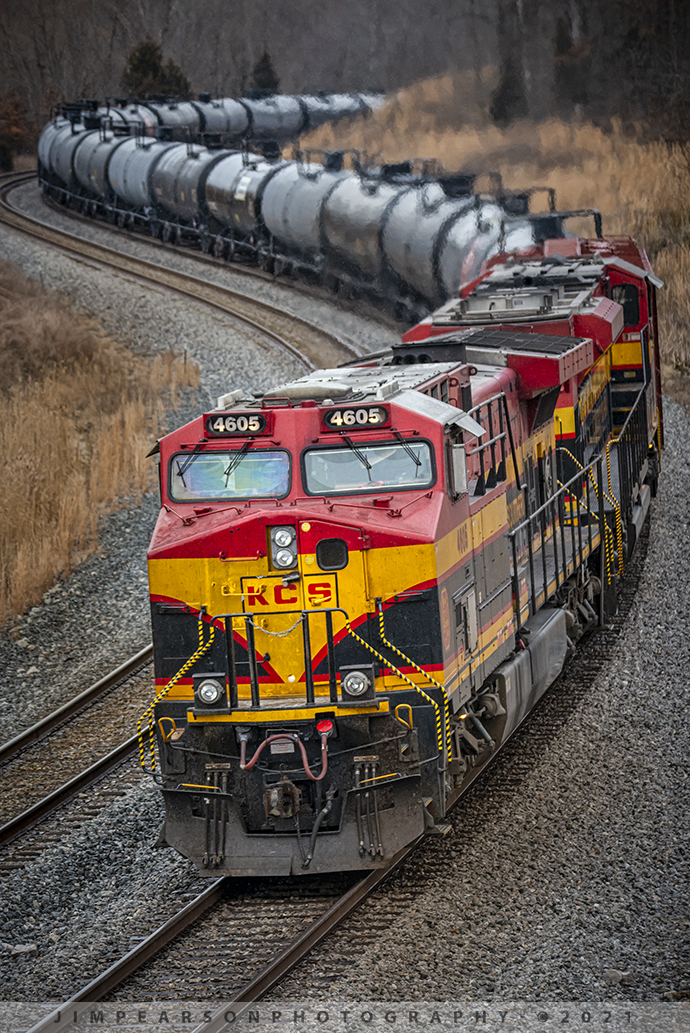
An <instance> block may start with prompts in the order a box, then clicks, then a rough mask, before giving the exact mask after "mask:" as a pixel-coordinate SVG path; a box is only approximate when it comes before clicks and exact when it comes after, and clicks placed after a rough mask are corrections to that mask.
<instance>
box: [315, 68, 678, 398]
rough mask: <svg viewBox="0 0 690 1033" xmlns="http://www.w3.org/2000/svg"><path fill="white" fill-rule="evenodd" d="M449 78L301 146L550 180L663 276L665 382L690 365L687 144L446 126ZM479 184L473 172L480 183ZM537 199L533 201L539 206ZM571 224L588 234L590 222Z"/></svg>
mask: <svg viewBox="0 0 690 1033" xmlns="http://www.w3.org/2000/svg"><path fill="white" fill-rule="evenodd" d="M456 85H457V84H456V82H455V79H454V78H453V77H451V76H444V77H440V78H438V79H432V80H427V81H425V82H421V83H418V84H416V85H415V86H413V87H411V88H410V89H407V90H402V91H400V92H399V93H398V94H396V95H394V96H393V97H392V98H391V99H390V100H389V101H388V103H387V104H386V106H385V107H384V108H383V109H381V111H379V112H377V113H376V114H375V115H374V116H373V117H372V118H370V119H368V120H367V121H366V122H361V121H360V122H357V123H352V124H351V125H350V126H349V128H348V129H347V130H346V129H345V127H344V126H343V125H342V124H341V125H338V126H337V127H335V128H334V127H331V126H324V127H322V128H321V129H319V130H318V131H316V132H315V133H313V134H311V136H310V137H308V138H307V139H305V140H304V141H303V146H305V147H318V148H324V149H327V150H328V149H335V148H341V149H342V148H350V147H353V148H358V149H360V150H362V151H364V152H366V153H367V154H368V155H380V156H381V158H382V159H383V160H385V161H388V162H395V161H403V160H405V159H407V158H410V157H412V156H419V157H423V158H435V159H438V160H439V161H441V162H442V163H443V165H444V167H445V168H446V169H448V170H463V171H468V172H475V173H478V174H480V176H481V175H482V174H486V173H489V172H499V173H500V174H501V176H502V178H503V182H504V184H505V186H506V187H509V188H521V187H530V186H537V185H548V186H551V187H554V188H555V190H556V201H557V204H558V207H559V208H561V209H577V208H593V207H596V208H598V209H599V210H600V211H601V212H602V215H603V217H604V232H605V233H609V234H630V235H631V236H633V237H635V239H636V240H637V241H638V243H640V244H642V245H643V246H644V247H645V248H646V250H647V253H648V255H649V258H650V261H651V262H652V265H653V266H654V269H655V272H656V273H657V275H658V276H660V277H661V279H663V280H664V281H665V288H664V290H662V291H661V292H660V296H659V313H660V341H661V353H662V358H663V362H664V365H665V366H666V367H667V373H668V375H667V377H666V384H667V387H668V389H669V390H671V389H672V387H673V386H674V385H678V384H680V383H681V382H682V376H681V374H682V373H683V372H685V371H690V292H689V291H688V285H689V277H690V147H688V145H683V144H667V143H664V142H650V141H649V140H648V139H645V138H644V136H643V134H642V132H640V133H638V134H637V135H636V134H634V133H630V132H624V131H623V129H622V128H621V126H620V125H617V124H615V123H614V124H613V126H612V127H611V128H610V129H609V130H608V131H604V130H603V129H601V128H599V127H597V126H594V125H592V124H589V123H577V122H573V123H566V122H562V121H557V120H550V121H547V122H541V123H532V122H528V121H524V122H520V123H515V124H513V125H512V126H510V127H509V128H508V129H505V130H501V129H499V128H498V127H496V126H494V125H491V124H488V119H484V120H483V121H482V123H481V125H479V124H475V125H460V126H458V127H453V126H452V125H451V124H450V122H451V108H452V104H451V96H452V95H453V90H454V89H455V88H456ZM455 98H456V100H455V102H456V105H457V106H458V107H459V106H460V105H462V104H463V97H462V96H461V95H458V94H457V93H455ZM420 112H421V116H420ZM485 182H486V185H488V180H484V179H482V178H480V179H479V180H478V186H480V187H482V186H483V185H484V183H485ZM541 204H542V202H541V201H537V202H536V206H535V207H536V209H537V210H538V209H539V207H540V205H541ZM570 228H572V229H574V230H576V231H577V232H580V233H588V234H591V233H592V223H591V220H589V221H588V222H587V223H585V222H584V221H582V222H580V223H579V224H572V223H571V224H570ZM672 371H675V374H674V376H671V372H672ZM674 390H675V389H674ZM687 393H688V392H687V390H686V394H687Z"/></svg>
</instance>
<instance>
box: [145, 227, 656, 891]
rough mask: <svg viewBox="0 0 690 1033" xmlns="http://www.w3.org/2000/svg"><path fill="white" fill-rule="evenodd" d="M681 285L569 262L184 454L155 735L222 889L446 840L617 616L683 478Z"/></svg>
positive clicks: (595, 252) (603, 264) (216, 425)
mask: <svg viewBox="0 0 690 1033" xmlns="http://www.w3.org/2000/svg"><path fill="white" fill-rule="evenodd" d="M657 285H658V283H657V281H655V279H654V277H653V276H652V274H651V271H650V269H649V266H648V263H647V261H646V258H645V257H644V254H643V252H641V251H639V250H638V249H637V248H636V247H635V246H634V244H633V243H632V242H631V241H629V240H626V241H615V240H614V241H612V240H595V241H570V240H558V241H551V242H549V241H547V242H546V244H545V245H544V246H543V248H541V249H540V250H537V249H534V248H533V249H530V251H529V252H526V253H525V254H524V255H511V256H506V255H503V256H500V258H499V259H497V260H494V261H493V262H492V263H491V265H490V266H489V267H488V268H487V269H486V270H485V271H484V273H483V275H482V276H481V277H480V278H479V279H478V280H477V281H475V282H473V283H472V284H469V285H467V286H466V288H464V289H463V291H462V292H461V294H460V296H459V297H458V298H455V299H453V300H452V301H451V302H449V303H448V304H447V305H446V306H444V308H442V309H441V310H439V312H437V313H434V315H433V316H430V317H429V318H428V319H427V320H425V321H424V322H423V323H421V324H419V325H418V326H417V327H415V328H414V329H413V330H412V331H410V332H409V333H408V334H406V335H405V338H404V339H403V341H402V342H401V344H399V345H397V346H395V347H393V348H392V349H391V350H390V351H389V352H386V353H385V354H381V355H377V356H371V357H369V358H367V359H363V360H361V361H360V362H359V363H357V364H350V365H348V366H345V367H340V368H338V369H330V370H319V371H316V372H314V373H311V374H309V375H307V376H305V377H303V378H301V379H299V380H297V381H295V382H293V383H290V384H285V385H283V386H281V387H280V388H278V389H276V390H274V391H271V392H268V393H267V394H266V395H264V397H262V398H260V399H243V398H242V397H241V396H225V397H224V398H223V399H220V400H219V407H218V409H217V410H214V411H213V412H210V413H206V414H204V415H202V416H200V417H199V418H197V419H196V420H194V421H192V422H191V423H189V424H187V425H186V426H185V427H182V428H181V429H179V430H177V431H175V432H174V433H172V434H169V435H167V436H166V437H165V438H163V439H162V440H161V442H160V475H161V477H160V479H161V494H162V509H161V514H160V517H159V520H158V524H157V527H156V530H155V533H154V537H153V541H152V543H151V548H150V552H149V580H150V596H151V610H152V622H153V641H154V655H155V669H156V684H157V696H156V700H155V702H154V704H152V707H151V708H150V710H149V711H148V712H147V719H148V720H149V721H150V723H151V725H152V726H153V727H154V728H155V737H156V741H157V745H158V767H156V773H157V776H158V777H159V780H160V783H161V787H162V790H163V794H164V798H165V806H166V824H165V839H166V841H167V842H168V843H169V844H170V845H171V846H173V847H175V848H176V849H177V850H178V851H180V852H181V853H183V854H184V855H186V856H187V857H190V858H191V859H193V861H194V862H195V863H196V864H197V865H198V867H199V869H200V870H201V871H205V872H207V873H208V874H213V875H216V874H231V875H256V874H260V875H271V874H272V875H288V874H292V875H300V874H303V873H305V872H315V871H316V872H327V871H335V870H338V871H340V870H352V869H367V868H371V867H376V866H379V865H382V864H387V863H388V862H389V861H390V859H391V857H392V856H393V855H394V854H395V853H396V852H397V851H398V850H399V849H400V848H401V847H403V846H405V845H407V844H409V843H410V842H412V841H414V840H415V839H416V838H417V837H419V836H420V835H422V834H424V833H425V832H431V833H438V834H442V833H444V832H445V831H446V830H447V828H448V826H447V825H446V823H445V820H444V819H445V816H446V814H447V812H448V809H449V807H450V806H451V805H452V804H453V803H454V802H455V800H457V798H458V796H459V795H460V794H461V793H462V791H463V790H464V788H466V786H467V785H468V784H469V783H470V781H471V780H472V779H473V778H474V777H475V775H476V774H477V773H478V772H479V771H480V770H481V768H482V766H483V765H484V763H485V762H486V760H487V759H488V758H489V757H490V756H492V754H493V752H494V751H495V750H496V748H497V747H499V746H500V745H501V744H502V743H503V742H505V740H506V739H507V737H508V736H509V735H510V734H511V733H512V732H513V731H514V730H515V728H516V727H517V726H518V724H519V723H520V722H521V721H522V720H523V718H524V717H525V716H526V714H527V713H529V711H530V710H531V708H532V707H533V706H534V704H535V703H536V702H537V700H538V699H539V698H540V697H541V695H542V694H543V692H544V691H545V690H546V688H547V687H548V686H549V685H550V684H551V683H552V682H553V681H554V679H555V678H556V677H557V676H558V674H559V672H560V671H561V669H562V666H563V663H564V662H565V660H566V658H567V656H568V655H569V653H570V652H571V651H572V649H573V648H574V645H575V643H576V641H577V639H578V638H579V637H580V636H581V635H583V634H584V633H585V632H586V631H588V630H589V629H591V628H593V627H595V626H596V625H597V624H600V623H602V622H603V621H605V619H606V617H607V615H608V614H610V613H611V612H612V611H613V610H614V609H615V605H616V584H617V580H618V578H619V576H620V574H621V573H622V572H623V570H624V565H625V562H626V559H627V557H628V556H629V554H630V552H631V551H632V548H633V546H634V542H635V539H636V537H637V535H638V534H639V530H640V528H641V526H642V523H643V522H644V519H645V517H646V514H647V511H648V508H649V500H650V497H651V494H652V493H653V491H654V488H655V483H656V473H657V469H658V452H659V448H660V444H661V441H660V434H661V416H660V393H659V381H658V362H657V349H656V322H655V307H654V295H655V290H656V286H657ZM145 723H146V722H144V724H145ZM142 727H143V726H142ZM143 741H144V740H143V737H142V742H143ZM152 742H153V740H152ZM142 757H143V759H144V760H147V761H148V758H149V752H148V750H147V751H143V750H142ZM150 763H151V764H153V765H155V764H156V758H155V756H154V752H153V745H151V752H150Z"/></svg>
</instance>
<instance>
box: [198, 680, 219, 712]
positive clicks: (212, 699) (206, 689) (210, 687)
mask: <svg viewBox="0 0 690 1033" xmlns="http://www.w3.org/2000/svg"><path fill="white" fill-rule="evenodd" d="M222 692H223V690H222V688H221V686H220V685H219V684H218V682H217V681H202V683H201V685H199V687H198V689H197V694H198V696H199V699H200V700H201V701H202V703H207V704H208V705H209V706H210V705H211V703H217V702H218V700H219V699H220V697H221V694H222Z"/></svg>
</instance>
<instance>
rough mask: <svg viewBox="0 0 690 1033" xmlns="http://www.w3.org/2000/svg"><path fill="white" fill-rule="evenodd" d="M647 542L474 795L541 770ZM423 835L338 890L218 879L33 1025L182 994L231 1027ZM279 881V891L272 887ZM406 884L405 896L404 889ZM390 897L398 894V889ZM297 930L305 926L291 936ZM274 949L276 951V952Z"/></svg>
mask: <svg viewBox="0 0 690 1033" xmlns="http://www.w3.org/2000/svg"><path fill="white" fill-rule="evenodd" d="M646 546H647V535H646V534H645V535H643V536H642V537H641V539H640V543H639V550H638V553H637V556H636V558H635V561H634V563H633V564H632V566H631V568H630V569H629V572H628V576H627V577H626V579H625V581H624V582H623V585H622V591H621V597H620V609H619V612H618V614H617V615H616V617H615V618H614V620H613V621H612V623H611V624H610V625H609V627H608V628H607V629H606V631H605V632H604V633H603V634H600V635H595V636H593V637H592V638H591V639H590V640H589V642H587V643H585V644H584V646H583V647H582V648H581V650H580V651H579V654H578V656H577V657H576V660H575V662H574V663H572V664H571V665H570V667H569V668H568V669H567V671H566V673H565V675H564V676H562V677H561V678H560V679H559V681H558V682H557V683H556V685H555V686H554V688H553V689H552V690H550V691H549V693H547V695H546V696H545V697H544V699H543V701H542V702H541V703H540V705H539V707H538V708H537V709H536V711H534V712H533V714H532V715H530V719H529V721H528V722H526V723H525V725H524V726H523V728H522V729H521V730H520V732H519V733H518V735H517V736H516V737H515V738H514V739H513V740H512V742H511V744H509V745H508V746H507V747H506V748H505V750H504V751H502V752H501V756H502V758H503V763H502V764H501V765H497V764H496V763H495V761H494V759H493V758H492V761H491V762H490V763H489V764H487V765H486V766H485V767H484V768H483V769H482V776H483V777H482V778H481V780H478V781H477V782H474V783H473V785H472V788H471V790H470V791H469V792H468V793H467V794H465V800H468V798H470V799H469V800H468V802H471V797H472V796H473V795H475V794H476V791H477V785H478V782H479V781H481V785H482V790H483V796H482V801H483V803H484V805H485V803H486V800H488V799H494V800H495V799H496V798H497V797H500V796H502V795H504V794H506V793H508V794H513V793H514V792H515V790H516V787H518V786H519V784H520V782H521V781H522V779H523V777H525V775H526V774H528V772H530V771H531V770H532V769H533V766H534V763H535V752H536V754H537V756H540V755H541V754H542V750H543V749H544V748H545V747H546V745H548V743H549V742H550V741H551V739H552V738H553V736H554V735H555V733H556V732H557V731H558V729H559V728H560V727H562V725H563V723H564V722H565V721H566V720H567V718H568V715H569V714H570V713H572V711H573V710H574V709H575V708H576V707H577V706H579V705H580V704H581V703H582V701H583V699H584V698H585V696H586V692H587V686H588V683H589V682H590V681H591V678H592V676H593V675H596V674H597V673H598V672H599V671H600V670H601V668H602V666H603V664H604V663H605V661H606V659H607V658H608V657H609V656H610V652H611V649H612V646H613V644H614V642H615V639H616V637H617V634H618V633H619V632H620V630H621V629H622V627H623V625H624V623H625V621H626V619H627V617H628V615H629V612H630V608H631V606H632V603H633V601H634V598H635V594H636V590H637V587H638V582H639V579H640V576H641V573H642V570H643V568H644V560H645V554H646ZM419 842H420V841H417V843H415V844H412V845H411V846H410V847H408V848H406V849H405V850H403V851H401V852H400V853H399V854H398V855H397V856H396V857H395V858H394V859H393V860H392V862H391V864H390V865H389V866H388V867H386V868H385V869H381V870H378V871H376V872H372V873H371V874H369V875H367V876H365V877H364V878H361V879H359V880H357V881H356V882H355V884H354V885H352V886H349V887H348V888H347V889H346V890H345V892H341V893H336V892H335V891H334V888H333V883H332V882H329V880H328V879H320V880H314V881H313V882H311V883H309V882H307V881H305V882H304V883H301V884H300V885H299V886H298V887H295V885H294V884H287V883H286V882H285V880H259V882H262V883H263V884H264V885H263V886H260V887H259V888H258V889H257V888H256V885H255V886H254V887H253V889H251V890H249V891H248V890H247V885H248V884H250V885H251V880H231V879H218V880H215V881H214V882H213V883H211V885H210V886H209V887H208V888H207V889H205V890H204V891H203V892H202V893H201V894H199V895H198V896H197V897H195V898H194V899H193V900H192V901H190V902H185V903H184V906H182V907H181V908H180V909H179V910H178V912H177V913H176V914H175V915H173V916H172V917H171V918H169V919H168V920H167V921H166V922H164V923H163V924H162V925H161V926H159V927H158V928H157V929H155V930H154V931H153V932H152V933H150V934H149V935H147V936H146V937H144V938H143V939H142V940H141V941H140V942H139V943H137V944H136V946H134V947H133V948H132V949H131V950H129V951H128V952H127V953H126V954H125V955H124V956H122V957H121V958H119V959H118V960H117V961H116V962H115V963H114V964H111V965H109V966H108V967H107V969H105V970H104V971H103V972H101V973H99V974H98V975H96V976H95V977H94V978H92V979H90V980H89V981H88V982H87V983H86V984H85V985H84V986H83V987H82V988H81V989H80V990H78V991H77V992H76V993H75V994H73V995H72V996H71V997H70V998H69V1000H67V1001H66V1002H64V1004H63V1005H62V1006H61V1007H60V1008H58V1009H55V1010H54V1011H53V1012H51V1014H50V1015H48V1016H47V1017H46V1018H45V1019H43V1020H41V1022H39V1023H38V1024H37V1025H35V1026H34V1027H32V1029H31V1031H30V1033H45V1031H47V1030H48V1029H53V1030H61V1029H66V1028H68V1026H69V1025H71V1024H73V1022H74V1020H75V1013H76V1016H77V1018H78V1017H79V1015H81V1014H83V1013H84V1012H86V1011H88V1010H89V1008H90V1006H91V1005H92V1004H93V1003H94V1002H98V1001H106V1002H107V1001H108V1000H111V1001H114V1002H124V1001H131V1000H139V1001H141V1000H148V999H157V1000H162V999H165V998H166V996H168V997H173V998H176V999H179V1000H183V999H184V1000H201V999H206V1000H208V999H209V998H211V999H216V1000H222V1002H223V1003H222V1006H220V1005H219V1007H218V1009H217V1011H216V1012H215V1013H214V1014H213V1015H212V1018H211V1019H210V1021H204V1023H203V1029H204V1033H221V1031H223V1030H225V1029H226V1028H228V1021H227V1019H226V1016H227V1014H228V1012H232V1014H233V1016H234V1018H233V1022H234V1021H236V1019H238V1018H240V1017H241V1015H242V1014H243V1013H244V1012H245V1011H246V1010H247V1009H248V1007H249V1005H250V1004H251V1003H252V1002H255V1001H258V1000H260V999H262V998H263V997H265V996H266V995H268V994H270V993H271V991H273V990H274V989H275V988H276V987H277V986H278V985H279V984H280V983H281V981H282V980H284V979H285V977H286V976H287V975H288V974H289V973H290V972H292V971H293V970H294V969H295V968H296V966H297V965H298V964H300V962H302V961H303V960H304V959H305V958H306V956H307V955H308V954H309V953H310V952H311V951H312V950H313V949H314V948H315V947H317V946H318V945H319V944H321V943H322V942H323V941H324V940H325V939H326V937H328V936H329V935H330V934H331V933H332V932H333V931H334V930H335V929H336V928H337V927H338V926H340V925H342V924H343V923H345V922H347V921H348V920H349V919H350V918H351V917H352V915H353V914H354V912H355V911H356V910H357V908H358V907H359V906H360V905H361V904H362V903H363V902H364V901H365V900H366V899H367V898H368V897H369V896H371V895H372V894H373V893H374V892H375V891H376V890H377V889H378V888H379V887H380V886H381V885H382V883H383V882H384V881H385V880H386V879H388V878H389V877H390V876H392V875H393V874H394V872H395V871H396V870H397V869H398V868H399V867H400V866H401V865H402V864H403V863H404V862H405V861H406V860H407V859H408V858H410V856H411V855H412V854H413V852H414V850H415V849H416V848H417V846H418V845H419ZM271 882H272V883H273V895H271V893H269V892H267V890H266V888H265V885H266V884H267V883H271ZM255 883H256V880H255ZM316 887H318V888H316ZM397 892H398V896H399V895H400V894H399V889H398V891H397ZM276 894H277V897H276ZM391 896H392V897H394V898H395V893H393V894H391ZM395 899H397V898H395ZM276 901H278V903H276ZM393 906H394V907H395V903H394V905H393ZM378 908H379V909H381V908H383V910H384V912H385V910H386V908H390V902H388V903H387V902H386V901H385V900H384V901H382V900H381V898H379V904H378ZM376 910H377V908H376V906H375V908H374V916H373V923H372V917H371V915H370V916H369V920H368V921H366V922H363V923H360V927H355V928H354V929H353V930H352V931H353V932H354V936H352V933H351V932H350V930H348V942H349V949H348V950H347V951H344V952H342V955H341V957H340V964H336V966H335V969H336V972H335V975H336V976H337V975H339V974H341V973H340V972H338V969H341V970H342V972H344V971H345V969H346V968H347V965H348V964H349V963H350V962H351V960H352V954H353V948H354V953H356V952H357V951H358V948H361V947H362V946H365V945H366V943H367V942H368V941H367V936H369V937H370V933H371V927H372V924H373V925H375V926H376V927H378V926H380V925H381V924H382V920H381V919H380V917H379V916H378V915H377V914H376ZM384 917H385V915H384ZM202 919H204V921H203V922H202V921H201V920H202ZM295 929H297V935H290V934H291V933H294V932H295ZM286 940H287V942H286ZM351 940H354V941H355V942H350V941H351ZM173 941H175V944H174V946H173V945H172V944H173ZM173 952H174V953H173ZM271 952H272V955H273V956H271V957H268V958H267V957H266V955H267V953H268V954H271ZM336 953H337V948H336ZM221 959H222V960H221ZM248 968H249V969H250V972H249V973H248V972H247V969H248ZM257 969H258V970H257ZM209 973H213V975H212V976H209ZM247 976H248V978H247ZM209 983H210V984H211V986H210V990H209Z"/></svg>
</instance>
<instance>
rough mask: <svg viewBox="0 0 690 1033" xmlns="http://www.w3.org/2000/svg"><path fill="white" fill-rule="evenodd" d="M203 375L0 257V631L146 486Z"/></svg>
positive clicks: (89, 549)
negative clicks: (159, 448)
mask: <svg viewBox="0 0 690 1033" xmlns="http://www.w3.org/2000/svg"><path fill="white" fill-rule="evenodd" d="M198 379H199V372H198V368H197V367H196V365H195V364H193V363H192V362H191V361H189V360H188V359H187V357H186V356H176V355H174V354H172V353H169V354H167V355H165V356H163V357H160V356H159V357H156V358H155V359H153V360H152V361H145V360H143V359H139V358H137V357H135V356H134V355H133V354H132V353H131V352H130V351H129V350H128V349H127V348H125V347H123V346H122V345H120V344H118V343H116V342H115V341H114V340H112V339H111V338H109V337H108V336H107V335H106V334H105V333H104V332H103V331H102V330H101V329H100V328H99V327H98V325H97V324H96V323H94V322H93V321H91V320H88V319H86V318H85V317H83V316H81V315H79V314H78V313H77V312H76V311H75V310H74V309H73V307H72V306H71V305H70V304H69V303H68V302H66V301H65V300H63V299H61V298H59V297H57V296H54V295H50V294H47V293H45V292H44V291H42V290H41V289H40V288H39V287H38V286H37V285H36V284H35V283H33V282H32V281H31V280H29V279H27V278H26V277H25V276H23V275H22V274H21V273H19V272H18V271H17V270H16V269H15V268H14V267H12V266H10V265H9V264H7V263H0V404H1V405H2V415H1V416H0V455H1V456H2V475H1V483H2V490H1V491H0V526H1V527H2V535H1V536H0V627H1V626H3V625H4V624H5V622H6V621H7V620H8V618H10V617H11V616H12V615H13V614H17V613H21V612H22V611H24V610H25V609H26V608H27V606H30V605H31V604H32V603H35V602H37V601H38V600H39V599H40V598H41V595H42V594H43V592H45V590H46V588H48V587H49V585H51V584H52V583H53V582H54V580H55V578H56V577H57V576H58V575H59V574H61V573H63V574H64V573H66V572H67V571H69V570H70V569H71V568H72V567H73V566H74V565H75V564H76V563H79V562H81V561H82V560H84V559H85V558H86V557H87V556H89V555H91V554H93V553H94V552H95V551H96V550H97V548H98V518H99V516H100V515H101V514H102V513H104V512H106V511H108V510H111V509H113V508H116V507H117V506H118V505H119V504H121V502H122V500H123V499H125V498H129V499H131V498H132V497H135V498H136V496H138V495H140V494H141V493H142V492H144V491H147V490H149V489H150V487H151V486H152V479H153V466H152V464H151V461H150V460H148V459H146V458H145V457H146V453H147V452H148V451H149V449H150V447H151V445H152V443H153V442H154V441H155V439H156V437H157V436H159V435H160V433H161V432H162V428H163V423H164V420H165V412H166V409H171V408H175V407H176V405H177V404H178V402H179V397H180V388H183V387H189V388H192V389H193V388H195V387H196V386H197V385H198Z"/></svg>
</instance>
